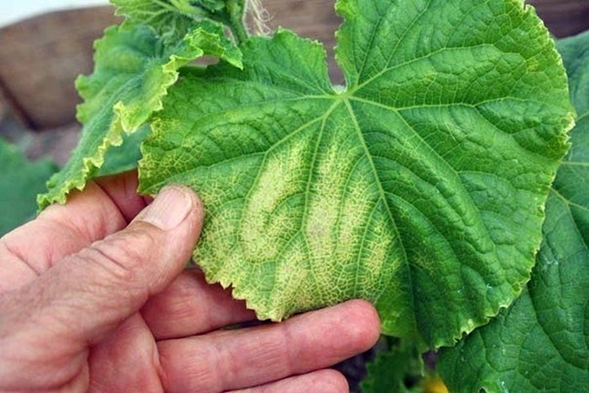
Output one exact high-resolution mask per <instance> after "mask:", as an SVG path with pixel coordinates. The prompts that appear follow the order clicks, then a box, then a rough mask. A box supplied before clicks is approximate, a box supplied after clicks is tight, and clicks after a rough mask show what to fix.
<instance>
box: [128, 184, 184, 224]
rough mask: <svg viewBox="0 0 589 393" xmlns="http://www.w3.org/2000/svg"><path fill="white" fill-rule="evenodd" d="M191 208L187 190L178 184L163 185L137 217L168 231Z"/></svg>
mask: <svg viewBox="0 0 589 393" xmlns="http://www.w3.org/2000/svg"><path fill="white" fill-rule="evenodd" d="M192 208H193V203H192V198H191V197H190V195H188V190H186V189H183V188H182V187H178V186H167V187H164V188H163V189H162V190H161V191H160V193H159V194H158V195H157V196H156V198H155V199H154V201H153V202H152V203H151V204H150V205H149V206H148V207H147V208H146V209H145V210H144V211H143V214H141V215H140V217H139V219H140V220H142V221H145V222H149V223H150V224H152V225H155V226H156V227H158V228H160V229H163V230H164V231H169V230H170V229H174V228H176V227H177V226H178V225H180V224H181V223H182V221H184V219H185V218H186V216H187V215H188V213H190V211H191V210H192Z"/></svg>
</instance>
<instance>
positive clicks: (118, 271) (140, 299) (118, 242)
mask: <svg viewBox="0 0 589 393" xmlns="http://www.w3.org/2000/svg"><path fill="white" fill-rule="evenodd" d="M202 219H203V211H202V207H201V204H200V202H199V200H198V198H197V197H196V195H195V194H194V193H193V192H192V191H191V190H189V189H188V188H186V187H180V186H173V187H167V188H164V190H163V191H162V192H161V194H160V196H159V197H158V198H156V199H155V201H154V202H153V203H152V204H151V205H149V206H148V207H147V208H146V209H145V210H143V211H142V212H141V213H140V214H139V215H138V216H137V218H136V219H135V220H134V221H133V222H132V223H131V224H130V225H129V226H128V227H127V228H126V229H125V230H122V231H120V232H117V233H116V234H114V235H111V236H109V237H107V238H106V239H104V240H103V241H100V242H97V243H94V244H93V245H92V246H91V247H88V248H85V249H83V250H82V251H80V252H79V253H77V254H75V255H73V256H71V257H68V258H66V259H65V260H63V261H62V262H60V263H58V264H57V265H56V266H55V267H53V268H52V269H50V270H49V271H48V272H46V273H45V274H43V275H42V276H41V277H40V278H39V279H38V280H36V281H35V282H33V283H32V284H31V285H28V286H27V287H24V288H22V290H20V291H17V292H15V293H11V294H9V295H8V296H11V297H12V298H13V299H12V305H13V307H11V311H12V315H9V316H8V318H7V321H9V322H10V323H11V324H12V325H14V324H16V325H17V326H12V328H13V329H17V330H16V331H18V332H19V333H18V334H17V336H18V335H21V336H22V337H26V335H28V336H29V337H30V336H34V335H35V334H40V335H43V334H46V330H45V329H46V328H49V329H50V330H51V333H52V336H53V338H54V342H53V344H54V345H56V343H59V341H60V340H62V341H63V342H62V343H61V344H63V346H64V347H65V348H72V347H73V348H74V349H75V348H78V347H79V348H85V347H86V346H87V345H93V344H95V343H96V342H99V341H100V340H102V338H103V337H104V336H105V335H106V334H107V333H109V332H110V331H112V330H113V329H114V328H116V327H117V326H118V325H119V324H120V323H121V322H122V321H124V320H125V319H126V318H127V317H129V316H130V315H132V314H134V313H136V312H137V311H138V310H139V309H140V308H141V306H142V305H143V304H144V303H145V301H146V300H147V299H148V298H149V297H150V296H152V295H154V294H155V293H158V292H160V291H161V290H163V288H164V287H165V286H167V285H168V284H169V283H170V282H171V281H172V280H173V279H174V278H175V277H176V276H177V275H178V274H179V273H180V271H181V270H182V269H183V267H184V265H185V263H186V262H187V261H188V260H189V258H190V255H191V251H192V248H193V246H194V244H195V242H196V240H197V238H198V235H199V233H200V228H201V226H202ZM23 335H24V336H23ZM15 342H18V340H15Z"/></svg>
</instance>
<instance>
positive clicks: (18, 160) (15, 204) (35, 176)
mask: <svg viewBox="0 0 589 393" xmlns="http://www.w3.org/2000/svg"><path fill="white" fill-rule="evenodd" d="M0 168H2V170H1V171H0V217H1V218H0V236H2V235H4V234H5V233H7V232H8V231H10V230H12V229H14V228H16V227H17V226H19V225H21V224H23V223H24V222H26V221H28V220H30V219H32V218H34V217H35V211H36V210H37V204H36V203H35V196H36V195H37V194H38V193H39V192H41V191H43V189H44V188H45V182H46V181H47V179H49V177H50V176H51V175H52V174H53V173H55V172H56V171H57V170H58V167H57V165H56V164H55V163H54V162H52V161H51V160H49V159H43V160H39V161H36V162H30V161H29V160H27V158H26V157H25V156H24V155H23V154H22V152H21V151H20V150H18V148H17V147H16V146H14V145H12V144H10V143H8V142H7V141H5V140H4V139H3V138H0Z"/></svg>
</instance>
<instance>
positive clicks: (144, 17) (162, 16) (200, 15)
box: [111, 0, 247, 40]
mask: <svg viewBox="0 0 589 393" xmlns="http://www.w3.org/2000/svg"><path fill="white" fill-rule="evenodd" d="M111 3H112V4H114V5H115V6H116V7H117V10H116V14H117V15H123V16H125V18H126V19H125V24H129V25H137V24H140V25H149V26H151V27H153V28H154V29H155V30H156V31H157V32H158V33H160V34H162V35H166V36H170V37H175V36H178V35H180V37H182V36H183V35H184V34H185V33H186V32H187V29H191V28H192V27H193V25H194V23H195V22H196V21H201V20H204V19H209V20H213V21H216V22H219V23H222V24H224V25H226V26H228V27H229V28H230V29H231V30H232V32H233V33H234V34H235V35H236V36H237V38H239V39H240V40H245V39H246V38H247V37H246V35H247V33H246V32H245V26H244V25H243V16H244V12H245V8H246V6H245V0H159V1H153V0H111Z"/></svg>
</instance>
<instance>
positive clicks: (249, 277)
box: [39, 0, 574, 349]
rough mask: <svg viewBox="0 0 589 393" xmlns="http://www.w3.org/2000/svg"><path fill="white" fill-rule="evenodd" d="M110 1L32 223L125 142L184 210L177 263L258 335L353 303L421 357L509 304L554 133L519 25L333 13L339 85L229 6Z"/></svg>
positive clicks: (545, 37)
mask: <svg viewBox="0 0 589 393" xmlns="http://www.w3.org/2000/svg"><path fill="white" fill-rule="evenodd" d="M113 3H114V4H115V5H116V6H118V12H119V14H122V15H124V16H125V17H126V19H125V22H124V23H123V24H122V25H120V26H117V27H113V28H110V29H109V30H107V31H106V33H105V37H104V38H102V39H101V40H100V41H98V42H97V44H96V57H95V62H96V68H95V72H94V74H93V75H91V76H89V77H82V78H81V79H80V80H79V82H78V88H79V89H80V91H81V94H82V96H83V98H84V99H85V102H84V104H82V105H81V106H80V108H79V112H78V115H79V118H80V120H81V121H82V122H83V123H84V131H83V138H82V140H81V142H80V145H79V148H78V150H77V151H76V152H75V154H74V156H73V157H72V160H71V161H70V163H68V165H67V166H66V167H65V168H64V170H63V171H62V172H60V173H59V174H58V175H56V176H55V177H54V178H53V179H52V180H51V181H50V182H49V191H48V193H47V194H45V195H42V196H40V197H39V203H40V205H41V206H46V205H47V204H50V203H53V202H63V201H64V200H65V199H66V196H67V194H68V192H70V191H71V190H73V189H75V188H83V187H84V184H85V183H86V182H87V181H88V179H90V178H92V177H93V176H96V175H97V174H98V173H99V171H100V167H101V166H102V165H103V163H104V161H105V159H109V158H108V154H107V153H108V152H109V151H110V150H111V147H112V146H114V145H122V146H123V147H124V146H125V145H126V144H129V147H128V149H130V150H133V149H136V148H137V145H138V144H139V143H140V144H141V147H140V148H141V155H142V158H141V160H140V161H139V163H138V168H139V175H140V186H139V187H140V191H141V192H143V193H147V194H156V193H157V192H158V190H159V189H161V188H162V187H163V186H164V185H166V184H169V183H182V184H186V185H189V186H190V187H193V188H194V189H195V190H196V191H197V192H198V193H199V194H200V196H201V198H202V200H203V202H204V205H205V207H206V220H205V225H204V230H203V235H202V237H201V241H200V242H199V244H198V245H197V246H196V247H195V250H194V258H195V260H196V261H197V263H198V264H199V265H200V266H201V267H202V269H203V270H204V272H205V274H206V277H207V280H208V281H210V282H219V283H221V284H222V285H223V286H225V287H228V286H231V287H232V288H233V294H234V296H235V297H236V298H240V299H246V300H247V304H248V306H249V307H251V308H253V309H254V310H256V312H257V315H258V316H259V317H260V318H262V319H267V318H269V319H272V320H277V321H278V320H281V319H283V318H286V317H288V316H290V315H292V314H294V313H297V312H301V311H306V310H310V309H315V308H318V307H323V306H327V305H331V304H334V303H337V302H341V301H343V300H346V299H350V298H365V299H368V300H370V301H372V302H373V303H374V304H375V305H376V307H377V309H378V311H379V313H380V317H381V320H382V330H383V333H385V334H387V335H391V336H395V337H399V338H402V339H405V340H409V341H410V342H413V343H415V345H417V347H418V348H420V349H425V348H436V347H439V346H442V345H452V344H454V343H455V341H456V340H457V339H458V338H460V337H461V336H462V335H463V333H465V332H470V331H472V330H473V329H475V328H476V327H478V326H480V325H483V324H485V323H487V322H488V321H489V319H490V318H491V317H493V316H495V315H496V314H497V313H498V312H499V311H500V309H501V308H502V307H506V306H508V305H510V304H511V303H512V301H513V300H514V299H515V298H516V297H518V296H519V295H520V293H521V292H522V290H523V289H524V288H525V286H526V283H527V282H528V280H529V278H530V273H531V270H532V267H533V266H534V263H535V256H536V253H537V251H538V250H539V247H540V243H541V240H542V222H543V220H544V206H545V202H546V199H547V197H548V193H549V190H550V186H551V183H552V181H553V179H554V177H555V174H556V170H557V168H558V165H559V162H560V161H561V159H562V158H563V156H564V155H565V154H566V152H567V150H568V147H569V145H568V136H567V132H568V131H569V130H570V129H571V127H572V126H573V119H574V110H573V108H572V106H571V103H570V100H569V92H568V87H567V77H566V73H565V70H564V68H563V65H562V61H561V58H560V56H559V54H558V53H557V51H556V49H555V44H554V41H553V40H552V39H551V38H550V36H549V33H548V32H547V30H546V29H545V27H544V26H543V24H542V22H541V21H540V20H539V18H538V17H537V16H536V14H535V12H534V10H533V9H532V8H531V7H528V6H525V5H524V4H523V2H522V1H519V0H453V1H447V0H411V1H409V0H393V1H391V0H338V1H337V2H336V4H335V8H336V11H337V13H338V14H339V15H340V16H341V17H342V19H343V23H342V25H341V26H340V28H339V30H338V31H337V33H336V38H337V46H336V48H335V56H336V61H337V64H338V65H339V67H340V69H341V70H342V72H343V74H344V77H345V86H343V87H342V86H334V85H333V84H332V82H331V81H330V79H329V77H328V72H327V65H326V51H325V49H324V48H323V46H322V45H321V44H319V43H317V42H313V41H311V40H308V39H304V38H301V37H299V36H297V35H296V34H294V33H292V32H290V31H288V30H285V29H278V30H277V31H276V32H274V33H273V34H272V35H271V36H249V35H248V34H247V30H246V29H245V27H244V26H243V22H242V21H243V20H244V12H245V11H246V10H247V5H246V4H245V3H244V0H227V1H217V0H167V1H164V0H162V1H157V2H154V1H148V0H116V1H114V0H113ZM226 32H230V33H229V34H226ZM203 55H212V56H216V57H218V58H219V62H218V63H217V64H215V65H211V66H199V65H195V64H194V63H193V62H192V60H194V59H195V58H197V57H200V56H203ZM143 124H146V126H144V127H149V128H150V132H149V135H148V136H147V137H146V138H145V139H143V140H142V141H141V142H138V141H136V140H135V141H134V142H133V141H129V140H130V137H129V135H132V134H133V133H135V132H137V130H139V129H140V128H141V126H142V125H143ZM125 150H126V149H122V150H121V152H122V153H120V154H124V151H125ZM131 156H133V155H131ZM105 157H106V158H105ZM133 157H134V156H133ZM122 161H123V162H124V161H125V159H123V160H122ZM133 164H134V162H131V163H129V162H127V163H126V165H127V166H129V165H133ZM109 171H110V172H113V171H115V170H114V169H113V168H111V169H109Z"/></svg>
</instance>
